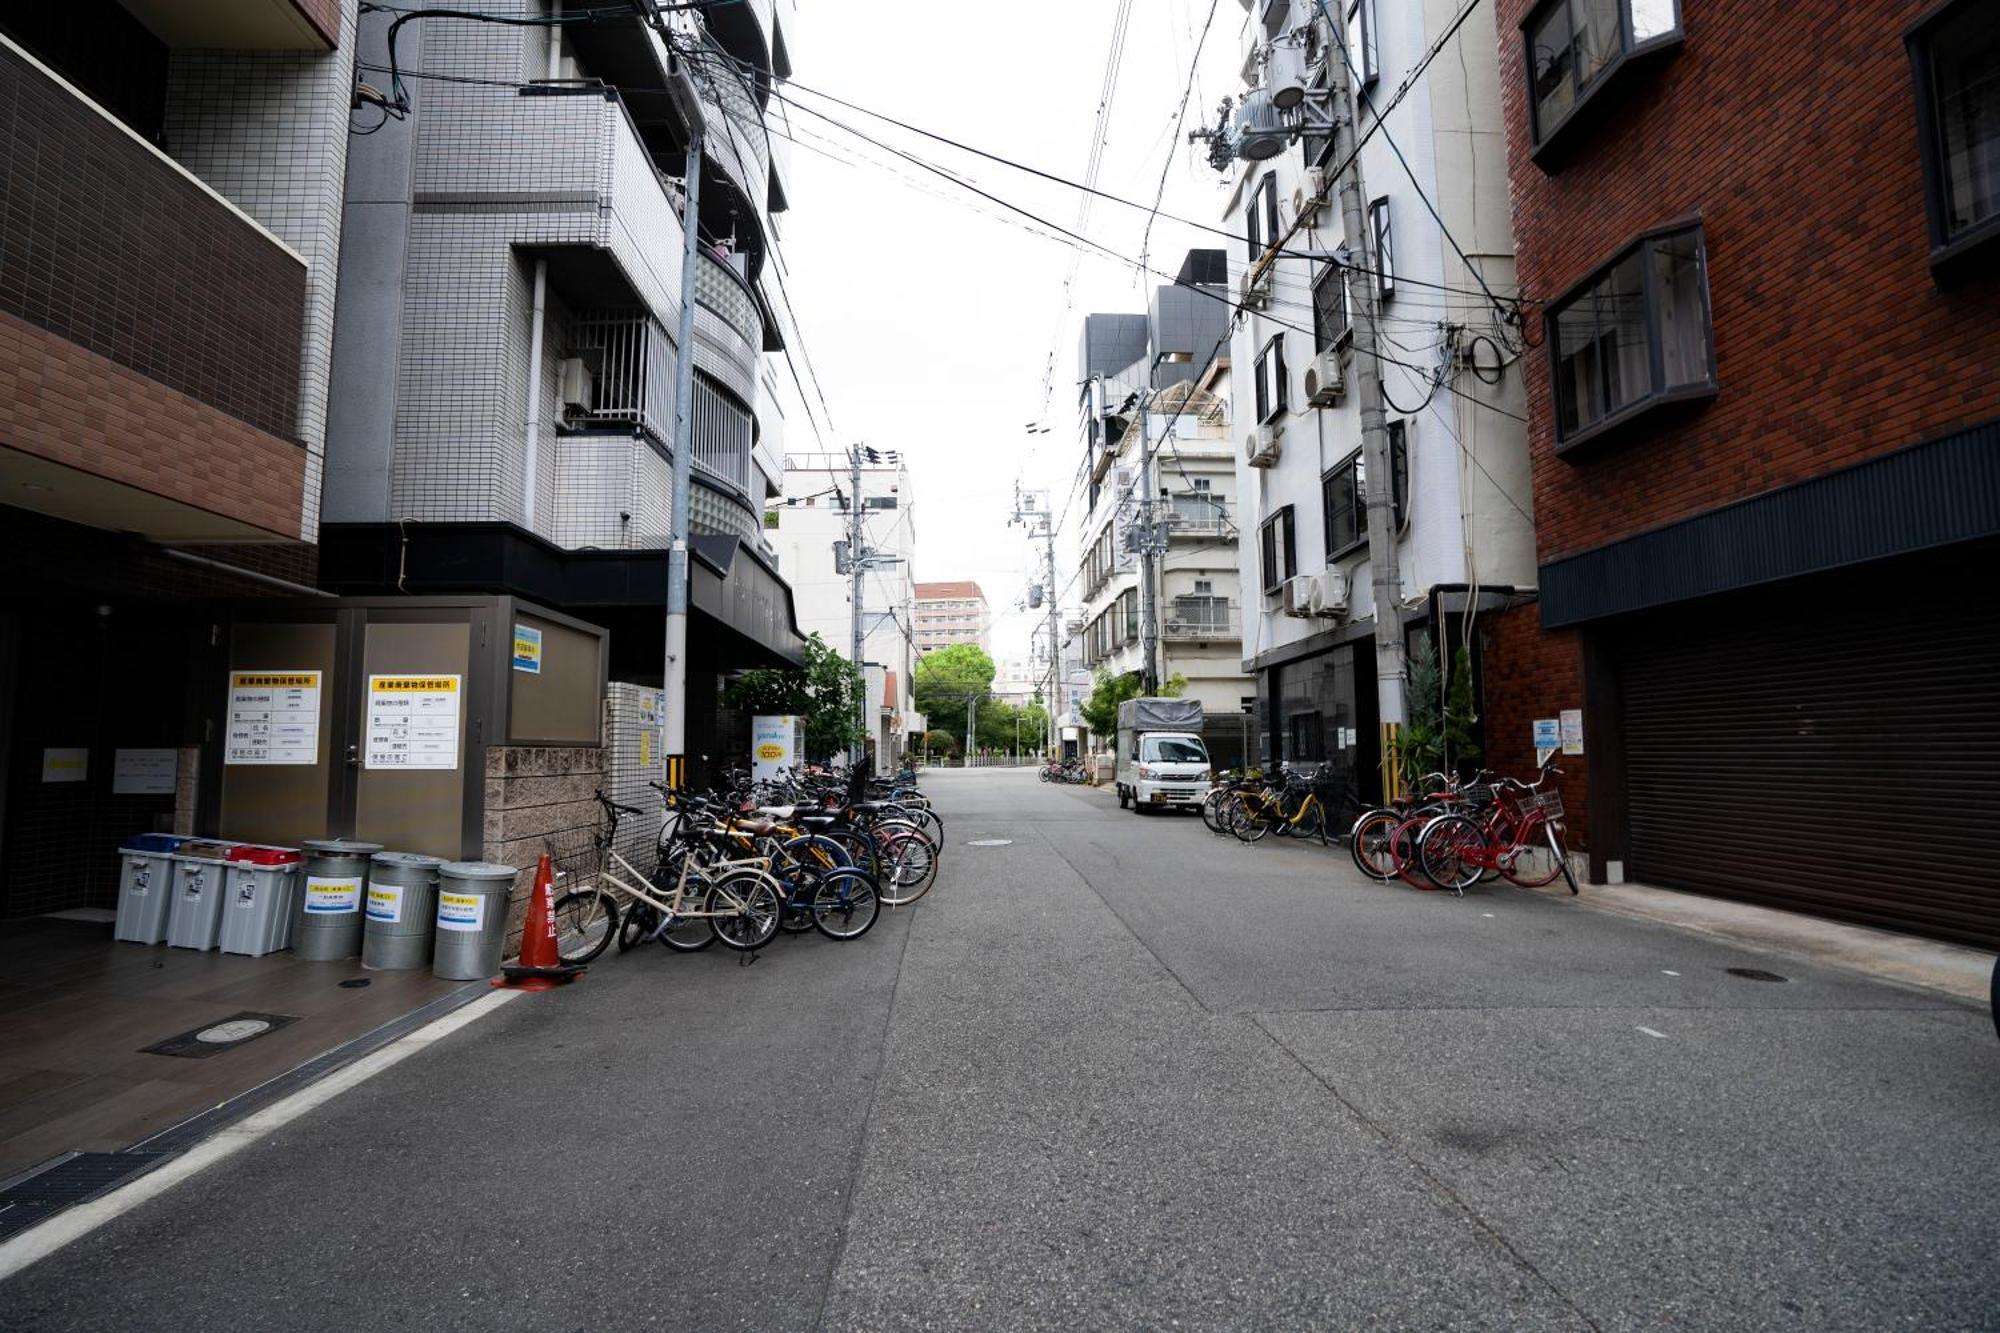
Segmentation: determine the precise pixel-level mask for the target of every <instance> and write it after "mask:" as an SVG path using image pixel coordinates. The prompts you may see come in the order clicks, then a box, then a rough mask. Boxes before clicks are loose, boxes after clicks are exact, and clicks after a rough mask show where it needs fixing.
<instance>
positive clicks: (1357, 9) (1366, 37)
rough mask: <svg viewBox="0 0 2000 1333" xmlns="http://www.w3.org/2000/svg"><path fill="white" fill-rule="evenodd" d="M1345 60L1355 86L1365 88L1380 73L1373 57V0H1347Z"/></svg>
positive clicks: (1377, 63)
mask: <svg viewBox="0 0 2000 1333" xmlns="http://www.w3.org/2000/svg"><path fill="white" fill-rule="evenodd" d="M1347 60H1348V63H1349V64H1350V65H1351V66H1353V70H1354V74H1353V78H1354V83H1355V86H1356V87H1357V88H1366V87H1367V86H1368V85H1369V84H1371V83H1373V82H1375V80H1376V79H1377V78H1378V77H1380V75H1381V73H1382V71H1381V69H1380V68H1379V63H1380V62H1378V61H1377V60H1376V58H1375V0H1347Z"/></svg>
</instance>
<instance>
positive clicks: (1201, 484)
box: [1188, 477, 1208, 494]
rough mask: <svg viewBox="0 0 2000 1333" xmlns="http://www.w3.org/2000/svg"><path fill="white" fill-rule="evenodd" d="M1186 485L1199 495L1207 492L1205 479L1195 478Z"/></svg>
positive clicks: (1206, 480) (1206, 479)
mask: <svg viewBox="0 0 2000 1333" xmlns="http://www.w3.org/2000/svg"><path fill="white" fill-rule="evenodd" d="M1188 484H1189V486H1190V487H1192V488H1193V489H1194V490H1195V491H1196V492H1197V493H1199V494H1206V493H1207V492H1208V478H1207V477H1195V478H1193V479H1192V480H1191V481H1190V482H1189V483H1188Z"/></svg>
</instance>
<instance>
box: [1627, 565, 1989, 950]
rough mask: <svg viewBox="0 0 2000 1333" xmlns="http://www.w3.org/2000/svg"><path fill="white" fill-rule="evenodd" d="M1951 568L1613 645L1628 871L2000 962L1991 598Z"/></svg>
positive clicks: (1874, 580) (1785, 597) (1658, 629)
mask: <svg viewBox="0 0 2000 1333" xmlns="http://www.w3.org/2000/svg"><path fill="white" fill-rule="evenodd" d="M1956 569H1957V574H1958V577H1957V578H1956V579H1954V578H1951V577H1949V576H1948V575H1949V574H1950V572H1951V566H1940V565H1935V564H1932V563H1928V562H1927V563H1925V564H1924V565H1922V566H1920V567H1919V570H1920V572H1922V573H1923V574H1925V575H1927V576H1928V577H1924V578H1922V579H1912V578H1910V577H1907V576H1906V575H1907V574H1908V573H1909V572H1910V571H1909V570H1905V571H1904V572H1903V574H1901V575H1899V574H1896V573H1894V572H1892V571H1890V570H1887V569H1882V570H1878V571H1876V572H1874V573H1872V574H1863V575H1860V576H1846V577H1833V576H1829V577H1826V578H1823V579H1818V580H1815V581H1814V582H1813V584H1812V585H1811V586H1809V587H1806V588H1805V589H1804V590H1803V591H1800V590H1798V587H1797V585H1794V586H1793V588H1792V589H1791V590H1788V591H1781V590H1780V588H1782V587H1783V585H1779V586H1778V587H1774V588H1773V589H1769V590H1764V591H1762V592H1759V593H1756V594H1746V595H1742V596H1739V597H1735V598H1731V599H1727V600H1724V599H1711V603H1710V604H1709V605H1708V606H1707V607H1706V608H1705V609H1684V610H1680V611H1677V612H1675V613H1674V614H1671V615H1657V616H1653V617H1649V618H1647V620H1646V621H1645V622H1643V623H1636V624H1634V625H1632V626H1631V627H1630V628H1629V629H1628V630H1627V631H1625V632H1624V633H1622V634H1621V635H1620V647H1619V662H1620V665H1619V677H1620V684H1621V693H1622V699H1623V715H1624V728H1625V747H1626V763H1627V770H1628V784H1629V785H1628V793H1629V805H1630V822H1629V829H1630V842H1629V866H1628V873H1629V874H1630V876H1631V877H1632V878H1633V879H1635V880H1638V881H1641V882H1643V883H1649V884H1662V885H1668V886H1671V887H1675V888H1683V889H1691V890H1695V891H1697V892H1702V893H1712V894H1717V895H1720V896H1722V897H1729V898H1741V899H1746V900H1749V901H1752V902H1759V903H1765V904H1768V905H1771V906H1775V907H1785V908H1792V909H1795V910H1799V911H1805V912H1812V913H1815V914H1818V915H1821V916H1828V917H1837V918H1840V919H1842V920H1847V921H1854V922H1859V923H1862V924H1865V925H1871V926H1880V927H1884V928H1886V929H1890V930H1899V931H1908V932H1912V933H1915V934H1920V935H1928V936H1932V937H1934V938H1937V939H1945V940H1954V941H1958V942H1960V943H1965V944H1973V945H1979V946H1981V947H1985V948H2000V596H1996V594H1995V592H1994V591H1993V589H1992V587H1991V580H1990V578H1988V577H1985V576H1984V575H1981V574H1978V573H1976V572H1975V570H1973V569H1971V568H1967V567H1966V566H1965V565H1964V564H1963V563H1962V562H1957V564H1956ZM1941 576H1942V577H1941Z"/></svg>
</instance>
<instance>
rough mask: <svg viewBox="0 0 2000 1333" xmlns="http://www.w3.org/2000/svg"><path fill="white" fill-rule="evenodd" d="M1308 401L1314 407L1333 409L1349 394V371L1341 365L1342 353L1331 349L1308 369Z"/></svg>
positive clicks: (1306, 377)
mask: <svg viewBox="0 0 2000 1333" xmlns="http://www.w3.org/2000/svg"><path fill="white" fill-rule="evenodd" d="M1305 382H1306V401H1307V402H1309V403H1311V404H1312V405H1313V406H1314V407H1331V406H1332V405H1333V404H1335V403H1337V402H1339V401H1340V400H1341V398H1342V396H1343V395H1345V394H1346V393H1347V371H1346V368H1345V367H1343V366H1342V365H1341V364H1340V351H1339V349H1338V348H1333V347H1329V348H1327V350H1325V351H1324V352H1321V353H1320V354H1319V355H1318V356H1316V357H1314V358H1313V359H1312V364H1311V365H1309V366H1307V367H1306V374H1305Z"/></svg>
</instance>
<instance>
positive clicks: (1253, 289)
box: [1236, 263, 1271, 310]
mask: <svg viewBox="0 0 2000 1333" xmlns="http://www.w3.org/2000/svg"><path fill="white" fill-rule="evenodd" d="M1236 295H1237V304H1238V305H1241V306H1244V307H1246V308H1248V309H1251V310H1262V309H1263V308H1264V304H1265V302H1267V301H1269V300H1270V299H1271V269H1270V267H1269V266H1268V265H1267V266H1265V267H1264V268H1263V269H1262V270H1261V271H1260V270H1259V269H1258V268H1257V266H1256V265H1255V264H1254V263H1253V264H1252V265H1251V266H1250V267H1249V268H1247V269H1245V270H1244V271H1243V279H1242V281H1241V282H1239V283H1238V284H1237V287H1236Z"/></svg>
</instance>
